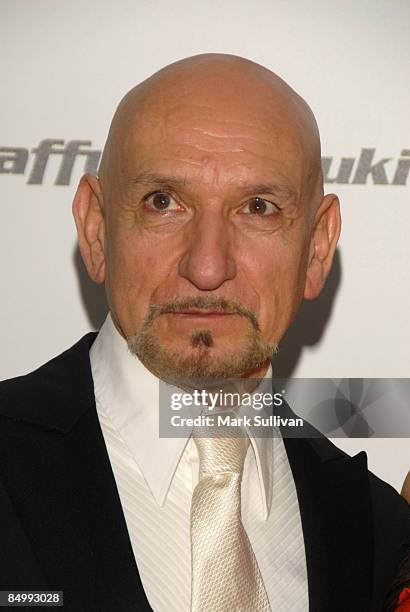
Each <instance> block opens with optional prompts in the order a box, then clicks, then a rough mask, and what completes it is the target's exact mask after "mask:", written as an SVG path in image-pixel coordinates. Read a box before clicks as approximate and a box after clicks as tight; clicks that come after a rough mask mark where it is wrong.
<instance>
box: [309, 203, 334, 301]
mask: <svg viewBox="0 0 410 612" xmlns="http://www.w3.org/2000/svg"><path fill="white" fill-rule="evenodd" d="M340 227H341V220H340V204H339V198H338V197H337V196H336V195H334V194H333V193H330V194H328V195H326V196H325V197H324V198H323V200H322V202H321V204H320V206H319V208H318V210H317V212H316V215H315V221H314V228H313V233H312V237H311V241H310V249H309V260H308V267H307V272H306V283H305V291H304V297H305V298H306V299H307V300H313V299H314V298H316V297H317V296H318V295H319V293H320V292H321V290H322V288H323V285H324V284H325V281H326V278H327V276H328V274H329V272H330V268H331V267H332V261H333V255H334V253H335V250H336V245H337V241H338V239H339V235H340Z"/></svg>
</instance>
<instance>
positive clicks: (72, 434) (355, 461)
mask: <svg viewBox="0 0 410 612" xmlns="http://www.w3.org/2000/svg"><path fill="white" fill-rule="evenodd" d="M95 337H96V333H94V332H93V333H89V334H87V335H85V336H84V337H83V338H82V339H81V340H80V341H79V342H77V343H76V344H75V345H74V346H73V347H71V348H70V349H68V350H67V351H65V352H64V353H62V354H61V355H59V356H58V357H56V358H55V359H52V360H51V361H49V362H48V363H46V364H45V365H43V366H42V367H40V368H39V369H37V370H35V371H34V372H32V373H30V374H27V375H26V376H20V377H18V378H13V379H10V380H7V381H3V382H2V383H0V555H1V557H0V590H5V589H14V590H17V589H26V590H27V589H33V590H34V589H36V590H40V589H44V590H45V589H50V590H63V591H64V610H68V611H70V612H71V611H77V610H78V611H84V612H93V611H99V612H112V611H114V610H115V611H119V612H128V611H129V612H131V611H132V612H135V610H139V611H148V610H151V607H150V605H149V603H148V601H147V598H146V596H145V593H144V590H143V587H142V584H141V581H140V578H139V574H138V568H137V566H136V563H135V560H134V556H133V553H132V549H131V544H130V540H129V536H128V531H127V527H126V524H125V520H124V515H123V512H122V507H121V503H120V499H119V496H118V491H117V487H116V483H115V480H114V476H113V473H112V469H111V465H110V461H109V458H108V455H107V451H106V447H105V443H104V439H103V436H102V433H101V429H100V425H99V421H98V417H97V413H96V408H95V397H94V387H93V379H92V375H91V368H90V361H89V349H90V346H91V344H92V343H93V341H94V339H95ZM305 427H306V433H307V435H309V431H313V430H311V429H310V426H309V425H308V424H306V425H305ZM285 447H286V451H287V454H288V458H289V462H290V466H291V469H292V473H293V476H294V479H295V484H296V490H297V495H298V500H299V506H300V512H301V520H302V528H303V536H304V542H305V550H306V563H307V573H308V589H309V602H310V611H311V612H329V611H332V612H334V611H336V612H337V611H340V612H356V611H357V612H367V611H377V612H378V611H379V610H381V606H382V602H383V599H384V596H385V594H386V592H387V591H388V589H389V587H390V584H391V582H392V580H393V577H394V574H395V572H396V569H397V565H398V561H399V557H400V549H401V546H402V545H403V543H404V541H405V540H406V539H408V538H409V529H410V525H409V520H410V519H409V506H408V504H407V503H406V502H405V501H404V500H403V499H402V498H401V497H400V496H399V495H398V494H397V493H396V492H395V491H394V489H393V488H392V487H390V486H389V485H387V484H386V483H384V482H382V481H381V480H379V479H378V478H376V477H375V476H374V475H373V474H371V473H369V472H368V471H367V463H366V454H365V453H364V452H361V453H359V454H358V455H356V456H355V457H353V458H351V457H349V456H348V455H346V454H345V453H343V452H342V451H340V450H339V449H337V448H336V447H335V446H334V445H333V444H332V443H331V442H330V441H328V440H327V439H326V438H325V437H323V436H322V437H320V438H311V439H309V438H307V439H299V438H285ZM249 612H252V611H249Z"/></svg>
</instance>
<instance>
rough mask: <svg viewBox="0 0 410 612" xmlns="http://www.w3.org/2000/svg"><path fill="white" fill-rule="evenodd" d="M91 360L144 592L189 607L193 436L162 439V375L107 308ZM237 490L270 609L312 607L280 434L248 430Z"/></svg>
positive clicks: (161, 606)
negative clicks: (136, 351)
mask: <svg viewBox="0 0 410 612" xmlns="http://www.w3.org/2000/svg"><path fill="white" fill-rule="evenodd" d="M90 360H91V369H92V375H93V379H94V390H95V397H96V405H97V413H98V418H99V421H100V424H101V428H102V432H103V436H104V439H105V443H106V447H107V451H108V456H109V458H110V462H111V466H112V469H113V473H114V477H115V480H116V484H117V488H118V493H119V496H120V500H121V504H122V508H123V511H124V516H125V521H126V524H127V528H128V533H129V536H130V541H131V545H132V548H133V552H134V555H135V560H136V563H137V566H138V570H139V574H140V578H141V581H142V584H143V587H144V590H145V593H146V596H147V598H148V601H149V602H150V605H151V607H152V609H153V610H154V611H155V612H189V610H190V599H191V542H190V506H191V497H192V492H193V489H194V487H195V485H196V483H197V480H198V467H199V466H198V463H199V462H198V454H197V450H196V446H195V444H194V443H193V441H192V440H191V438H189V437H188V438H182V437H174V438H163V437H159V433H158V423H159V421H158V419H159V415H158V405H159V380H158V378H157V377H156V376H154V375H153V374H152V373H151V372H150V371H149V370H148V369H147V368H146V367H145V366H144V365H143V364H142V362H141V361H140V360H139V359H138V358H137V357H135V356H134V355H132V354H131V353H130V352H129V350H128V346H127V343H126V341H125V339H124V338H123V337H122V336H121V334H120V333H119V332H118V331H117V329H116V328H115V326H114V323H113V322H112V319H111V316H110V314H109V315H108V316H107V319H106V320H105V322H104V324H103V326H102V328H101V330H100V332H99V334H98V336H97V338H96V340H95V341H94V343H93V345H92V347H91V350H90ZM270 376H271V368H269V370H268V372H267V373H266V377H270ZM241 498H242V522H243V525H244V528H245V530H246V532H247V534H248V537H249V540H250V543H251V545H252V548H253V551H254V553H255V556H256V559H257V562H258V565H259V569H260V572H261V574H262V578H263V581H264V583H265V588H266V591H267V594H268V598H269V601H270V604H271V608H272V611H275V612H276V611H281V610H283V611H286V612H288V611H289V610H293V611H295V612H299V611H300V612H307V611H308V609H309V605H308V589H307V574H306V559H305V547H304V541H303V534H302V525H301V520H300V512H299V505H298V500H297V495H296V489H295V484H294V480H293V476H292V472H291V469H290V466H289V462H288V458H287V454H286V450H285V446H284V444H283V440H282V439H281V438H280V437H275V438H271V437H263V438H255V437H251V444H250V446H249V449H248V453H247V456H246V459H245V464H244V471H243V478H242V487H241ZM249 612H253V611H249Z"/></svg>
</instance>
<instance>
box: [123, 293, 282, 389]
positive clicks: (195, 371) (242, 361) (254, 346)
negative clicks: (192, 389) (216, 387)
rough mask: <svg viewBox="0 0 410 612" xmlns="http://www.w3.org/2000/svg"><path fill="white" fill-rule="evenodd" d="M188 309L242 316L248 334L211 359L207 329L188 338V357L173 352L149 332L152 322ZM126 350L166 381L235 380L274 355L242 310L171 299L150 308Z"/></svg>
mask: <svg viewBox="0 0 410 612" xmlns="http://www.w3.org/2000/svg"><path fill="white" fill-rule="evenodd" d="M189 308H208V309H212V310H220V311H224V312H234V313H237V314H240V315H242V316H245V317H247V318H248V320H249V322H250V323H251V330H250V331H249V333H248V334H246V335H245V336H244V338H243V340H242V342H241V343H240V345H239V346H238V348H237V349H236V350H235V351H234V352H233V351H225V352H224V353H223V355H220V356H215V354H214V353H215V351H214V350H213V347H214V337H213V332H212V331H211V330H210V329H206V328H203V329H196V330H194V331H193V332H192V333H191V336H190V349H191V350H190V351H189V355H187V356H185V355H184V353H183V351H179V352H175V351H173V350H172V349H167V348H166V347H164V346H163V344H162V343H161V340H160V338H159V337H158V335H157V333H156V332H155V331H154V330H153V322H154V320H155V319H156V318H157V317H158V316H160V315H161V314H163V313H168V312H181V311H183V310H186V309H189ZM127 343H128V348H129V350H130V352H131V353H132V354H133V355H136V356H137V357H138V358H139V359H140V360H141V361H142V363H143V364H144V365H145V366H146V367H147V368H148V369H149V370H150V371H151V372H153V373H154V374H155V375H156V376H158V378H160V379H162V380H166V381H175V380H181V379H183V380H185V379H204V378H207V379H214V378H217V379H219V378H223V379H224V378H239V377H241V376H243V375H244V374H246V372H248V371H251V370H255V369H257V368H260V367H261V366H262V365H263V364H264V363H266V361H267V360H269V361H270V360H271V359H272V357H273V355H274V354H276V353H277V351H278V345H277V344H276V343H275V342H265V341H263V340H262V339H261V337H260V330H259V325H258V322H257V320H256V317H255V315H254V314H253V313H252V312H251V311H250V310H249V309H248V308H246V307H243V306H241V305H237V304H235V303H233V302H231V301H228V300H225V299H224V298H215V297H210V296H200V297H197V298H191V299H175V300H173V301H172V302H168V303H167V304H164V305H163V306H157V305H152V306H151V307H150V310H149V312H148V315H147V316H146V317H145V319H144V322H143V325H142V327H141V330H140V331H139V332H137V333H136V334H135V335H133V336H130V337H128V339H127Z"/></svg>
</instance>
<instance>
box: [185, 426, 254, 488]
mask: <svg viewBox="0 0 410 612" xmlns="http://www.w3.org/2000/svg"><path fill="white" fill-rule="evenodd" d="M192 438H193V440H194V442H195V444H196V447H197V449H198V455H199V471H200V478H201V477H202V476H203V475H204V474H209V475H216V474H224V473H234V474H239V475H241V474H242V470H243V465H244V461H245V457H246V453H247V450H248V446H249V437H248V436H247V435H246V433H245V432H244V431H242V430H240V429H239V428H235V431H234V430H233V428H229V427H215V428H214V427H209V428H207V427H196V428H194V429H193V431H192Z"/></svg>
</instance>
